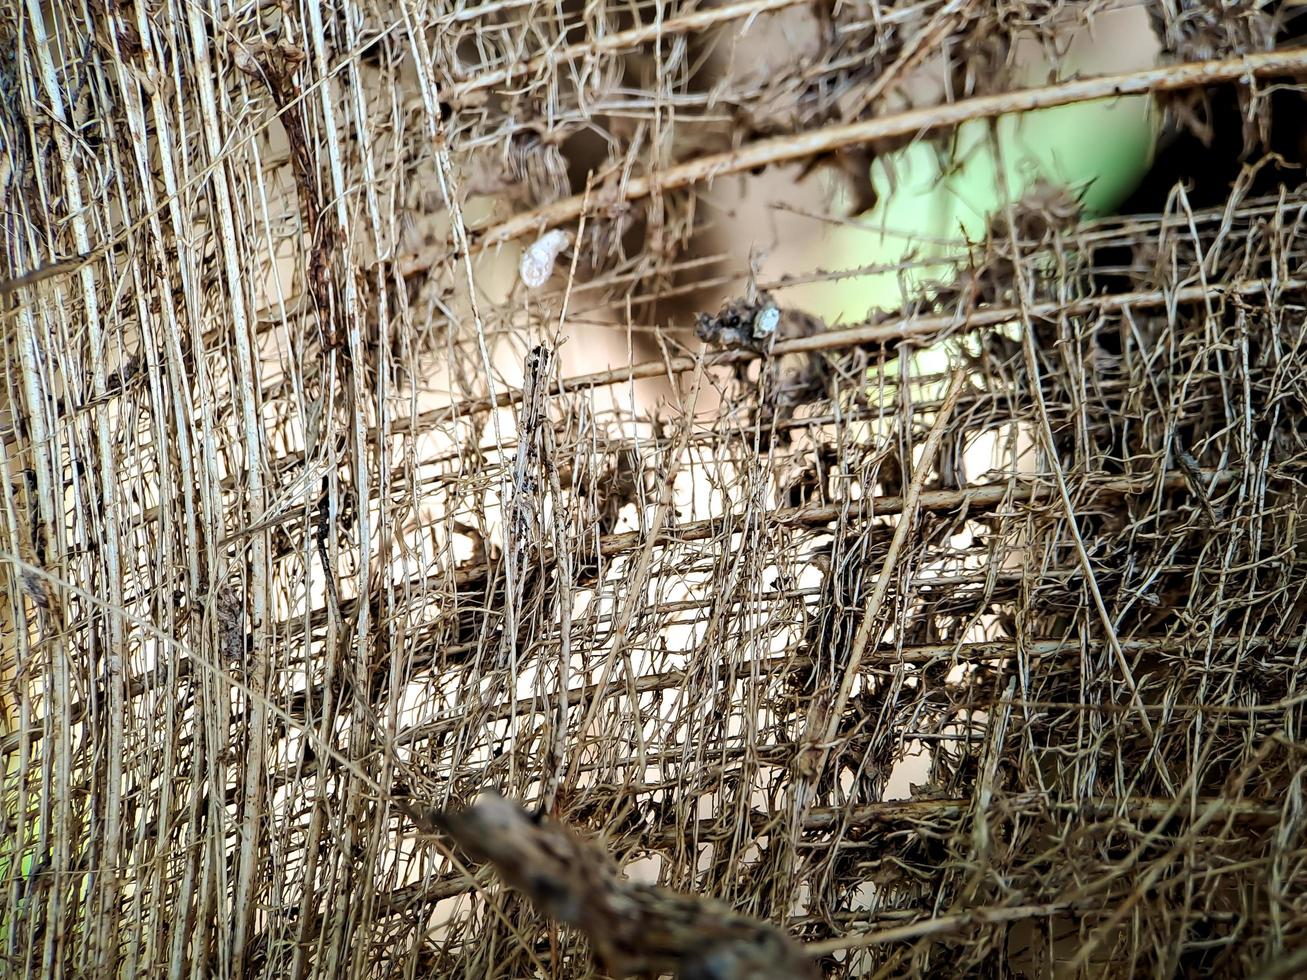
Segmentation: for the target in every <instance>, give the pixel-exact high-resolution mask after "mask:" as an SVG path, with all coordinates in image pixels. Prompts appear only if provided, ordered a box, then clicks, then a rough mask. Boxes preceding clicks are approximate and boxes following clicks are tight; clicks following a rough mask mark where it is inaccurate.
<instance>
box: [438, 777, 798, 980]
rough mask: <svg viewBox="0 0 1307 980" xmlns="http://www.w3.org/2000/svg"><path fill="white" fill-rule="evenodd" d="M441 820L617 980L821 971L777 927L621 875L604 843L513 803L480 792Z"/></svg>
mask: <svg viewBox="0 0 1307 980" xmlns="http://www.w3.org/2000/svg"><path fill="white" fill-rule="evenodd" d="M434 822H435V824H436V826H438V827H440V828H441V829H442V830H444V831H445V832H446V833H447V834H449V836H450V837H452V838H453V839H454V840H455V841H456V842H457V844H458V845H459V847H461V848H462V849H463V850H464V851H465V852H467V854H468V855H469V856H470V857H472V858H474V859H475V860H478V861H488V862H490V863H491V864H492V865H493V866H494V868H495V870H496V871H497V872H498V873H499V876H500V877H501V878H503V879H504V881H505V882H506V883H507V884H508V885H510V886H511V887H513V888H516V889H517V890H518V891H520V892H522V893H523V894H524V895H526V896H527V897H528V898H530V899H531V901H532V902H533V903H534V904H535V906H536V907H537V909H539V910H540V911H541V912H543V913H544V914H545V915H547V916H549V917H550V918H554V919H558V920H559V921H561V922H565V923H567V924H568V925H571V926H575V927H576V928H577V929H579V930H580V931H581V932H582V933H584V934H585V936H586V938H588V939H589V940H590V945H591V948H592V949H593V951H594V954H595V956H596V957H597V958H598V959H599V960H600V961H601V963H602V964H603V966H604V968H605V969H606V970H608V971H609V972H611V973H613V974H615V975H617V976H629V975H630V974H633V973H638V974H647V975H657V974H659V973H672V974H674V975H675V976H677V977H680V978H682V980H747V978H755V980H811V978H815V977H816V976H817V971H816V967H815V965H814V964H813V962H812V960H811V959H810V958H809V957H808V956H806V955H805V954H804V953H803V950H802V948H801V947H800V946H798V945H797V944H796V943H795V942H794V941H793V940H791V939H790V938H789V937H788V936H787V935H785V934H784V933H783V932H781V931H780V930H779V929H777V928H775V927H774V926H771V925H768V924H766V923H764V922H759V921H757V920H756V919H750V918H748V917H747V916H743V915H739V914H737V913H736V912H734V911H732V910H731V909H730V908H729V907H727V906H726V905H723V904H721V903H720V902H716V901H713V900H711V899H707V898H701V897H697V896H692V895H683V894H679V893H677V892H674V891H671V890H669V889H666V888H660V887H658V886H656V885H646V884H641V883H638V882H633V881H629V880H627V879H625V878H623V877H622V876H621V874H620V872H619V871H618V869H617V865H616V864H615V863H614V862H613V860H612V858H611V857H610V856H609V855H608V853H607V852H606V851H604V850H603V849H602V848H601V847H600V846H599V845H598V844H596V843H594V842H592V841H584V840H582V839H581V838H580V837H579V836H577V834H575V833H574V832H573V831H572V830H570V829H569V828H568V827H566V826H564V825H563V824H560V823H557V822H555V821H553V820H550V819H549V818H547V817H545V816H544V815H542V814H539V813H537V814H531V813H529V812H528V811H526V810H525V809H523V808H522V807H521V806H519V805H518V804H517V803H514V802H512V801H510V800H507V799H505V798H504V797H502V796H500V795H498V794H495V793H487V794H484V795H483V796H482V797H481V798H480V799H479V800H478V801H477V802H476V803H475V804H474V805H473V806H470V807H467V808H464V809H461V810H447V811H444V812H442V813H439V814H437V815H436V816H435V817H434Z"/></svg>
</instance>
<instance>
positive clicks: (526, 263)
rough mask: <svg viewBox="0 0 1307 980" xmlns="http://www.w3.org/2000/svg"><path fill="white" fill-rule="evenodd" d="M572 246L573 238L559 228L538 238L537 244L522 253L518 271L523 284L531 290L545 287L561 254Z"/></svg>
mask: <svg viewBox="0 0 1307 980" xmlns="http://www.w3.org/2000/svg"><path fill="white" fill-rule="evenodd" d="M571 244H572V236H571V235H569V234H568V233H567V232H565V231H562V230H560V229H558V228H555V229H554V230H553V231H547V232H545V233H544V234H543V235H541V236H540V237H539V238H537V239H536V240H535V243H534V244H533V245H531V246H530V247H529V248H527V249H526V251H524V252H523V253H522V261H521V264H520V265H519V266H518V270H517V271H518V275H520V276H521V277H522V282H524V283H526V285H527V287H528V288H529V289H538V288H539V287H541V286H543V285H544V284H545V283H546V282H548V281H549V276H550V275H551V274H552V273H553V271H554V263H555V262H556V261H557V260H558V255H559V253H560V252H562V251H563V249H565V248H567V246H569V245H571Z"/></svg>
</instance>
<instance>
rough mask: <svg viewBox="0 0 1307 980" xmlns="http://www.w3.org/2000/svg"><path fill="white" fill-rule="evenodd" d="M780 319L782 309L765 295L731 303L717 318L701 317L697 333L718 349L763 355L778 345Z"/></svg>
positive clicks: (707, 314) (715, 315)
mask: <svg viewBox="0 0 1307 980" xmlns="http://www.w3.org/2000/svg"><path fill="white" fill-rule="evenodd" d="M780 319H781V311H780V308H779V307H778V306H777V305H776V304H775V303H773V302H772V300H771V297H770V296H769V295H767V294H766V293H763V294H761V295H759V296H758V297H757V298H755V299H734V300H731V301H729V302H728V303H726V305H725V306H723V307H722V308H721V309H720V310H719V311H718V312H717V313H715V314H711V313H700V314H699V317H698V321H697V322H696V324H695V328H694V332H695V335H696V336H697V337H698V338H699V339H700V340H702V341H704V342H705V343H708V344H712V345H714V346H716V347H723V348H739V349H743V350H751V351H755V352H757V353H762V352H763V351H766V350H770V349H771V345H772V344H774V343H775V342H776V328H777V326H778V325H779V324H780Z"/></svg>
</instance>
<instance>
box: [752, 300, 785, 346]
mask: <svg viewBox="0 0 1307 980" xmlns="http://www.w3.org/2000/svg"><path fill="white" fill-rule="evenodd" d="M780 322H781V311H780V310H778V309H777V308H776V307H774V306H764V307H763V308H762V309H761V310H759V311H758V312H757V313H756V314H754V317H753V336H754V337H755V338H757V339H759V340H761V339H762V338H763V337H766V336H767V335H769V334H773V333H775V332H776V327H777V326H778V325H779V324H780Z"/></svg>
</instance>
